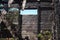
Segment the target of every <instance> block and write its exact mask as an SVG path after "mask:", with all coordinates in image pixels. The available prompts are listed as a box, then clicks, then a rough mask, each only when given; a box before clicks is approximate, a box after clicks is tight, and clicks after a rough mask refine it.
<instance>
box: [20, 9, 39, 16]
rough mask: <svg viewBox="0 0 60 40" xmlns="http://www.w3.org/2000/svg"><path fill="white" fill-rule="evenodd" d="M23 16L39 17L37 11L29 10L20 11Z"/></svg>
mask: <svg viewBox="0 0 60 40" xmlns="http://www.w3.org/2000/svg"><path fill="white" fill-rule="evenodd" d="M20 14H21V15H37V14H38V11H37V9H27V10H23V11H22V10H20Z"/></svg>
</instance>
